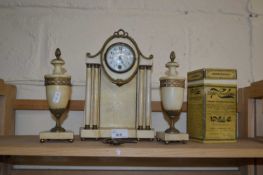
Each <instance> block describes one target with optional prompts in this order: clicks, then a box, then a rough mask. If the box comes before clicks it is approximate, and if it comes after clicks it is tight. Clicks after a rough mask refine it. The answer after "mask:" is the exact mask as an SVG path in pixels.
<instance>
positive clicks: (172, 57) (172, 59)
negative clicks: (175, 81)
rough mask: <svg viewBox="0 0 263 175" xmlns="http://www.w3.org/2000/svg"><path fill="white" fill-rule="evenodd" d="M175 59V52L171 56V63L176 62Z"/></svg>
mask: <svg viewBox="0 0 263 175" xmlns="http://www.w3.org/2000/svg"><path fill="white" fill-rule="evenodd" d="M175 58H176V55H175V52H174V51H172V52H171V54H170V59H171V62H174V60H175Z"/></svg>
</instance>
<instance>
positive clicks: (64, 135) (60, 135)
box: [39, 131, 74, 143]
mask: <svg viewBox="0 0 263 175" xmlns="http://www.w3.org/2000/svg"><path fill="white" fill-rule="evenodd" d="M39 139H40V142H41V143H44V142H46V141H49V140H67V141H69V142H73V140H74V134H73V132H71V131H65V132H51V131H43V132H40V134H39Z"/></svg>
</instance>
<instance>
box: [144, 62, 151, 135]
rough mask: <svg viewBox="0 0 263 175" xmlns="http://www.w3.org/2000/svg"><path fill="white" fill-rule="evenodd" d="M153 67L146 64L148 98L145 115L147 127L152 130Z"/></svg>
mask: <svg viewBox="0 0 263 175" xmlns="http://www.w3.org/2000/svg"><path fill="white" fill-rule="evenodd" d="M151 68H152V67H151V66H146V72H145V73H146V81H145V82H146V94H145V95H146V96H145V97H146V100H145V104H146V106H145V108H146V109H145V117H146V120H145V121H146V122H145V129H146V130H150V129H151V123H152V121H151V118H152V105H151V103H152V100H151V99H152V98H151V84H152V83H151V74H152V69H151Z"/></svg>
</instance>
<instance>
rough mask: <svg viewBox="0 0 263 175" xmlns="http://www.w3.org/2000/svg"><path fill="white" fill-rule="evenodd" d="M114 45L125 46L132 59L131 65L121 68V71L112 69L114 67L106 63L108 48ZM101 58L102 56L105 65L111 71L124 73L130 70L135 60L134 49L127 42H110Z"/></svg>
mask: <svg viewBox="0 0 263 175" xmlns="http://www.w3.org/2000/svg"><path fill="white" fill-rule="evenodd" d="M116 45H122V46H125V47H126V48H128V49H129V50H130V51H131V52H132V55H133V61H132V64H131V66H130V67H129V68H128V69H126V70H123V71H117V70H114V69H113V68H112V67H111V66H110V65H109V63H108V61H107V54H108V52H109V50H110V49H111V48H113V47H115V46H116ZM103 58H104V61H105V63H106V65H107V67H108V68H109V69H110V70H111V71H113V72H115V73H119V74H122V73H126V72H128V71H130V70H131V69H132V68H133V66H134V65H135V62H136V55H135V51H134V49H133V48H132V47H131V46H130V45H129V44H127V43H124V42H116V43H113V44H111V45H110V46H108V47H107V50H106V52H105V54H104V57H103Z"/></svg>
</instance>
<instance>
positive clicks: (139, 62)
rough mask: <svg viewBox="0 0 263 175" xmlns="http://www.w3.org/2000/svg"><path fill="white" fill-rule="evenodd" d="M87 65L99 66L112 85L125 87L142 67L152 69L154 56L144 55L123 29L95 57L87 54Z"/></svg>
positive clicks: (106, 42) (107, 41) (109, 39)
mask: <svg viewBox="0 0 263 175" xmlns="http://www.w3.org/2000/svg"><path fill="white" fill-rule="evenodd" d="M86 55H87V61H86V64H87V65H92V64H95V65H99V66H101V67H102V69H103V71H104V72H105V73H106V75H107V77H108V78H109V79H110V80H111V82H112V83H115V84H116V85H118V86H121V85H124V84H126V83H128V82H130V80H132V79H133V77H134V76H135V75H136V73H137V71H138V69H139V68H140V67H141V66H144V67H145V66H146V67H152V63H153V61H152V60H153V55H149V56H148V57H147V56H145V55H144V54H142V52H141V50H140V49H139V47H138V45H137V43H136V41H135V40H134V39H133V38H132V37H130V36H129V34H128V33H127V32H125V31H124V30H123V29H119V30H118V31H116V32H114V33H113V35H112V36H110V37H109V38H108V39H107V40H106V41H105V42H104V44H103V45H102V48H101V49H100V50H99V51H98V52H97V53H96V54H94V55H92V54H91V53H89V52H88V53H87V54H86Z"/></svg>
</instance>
